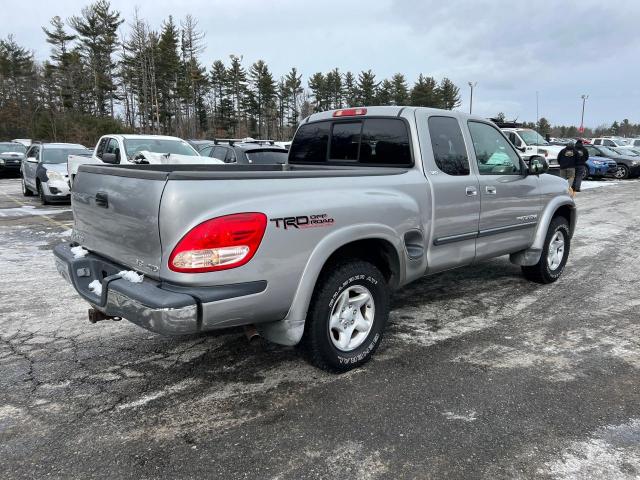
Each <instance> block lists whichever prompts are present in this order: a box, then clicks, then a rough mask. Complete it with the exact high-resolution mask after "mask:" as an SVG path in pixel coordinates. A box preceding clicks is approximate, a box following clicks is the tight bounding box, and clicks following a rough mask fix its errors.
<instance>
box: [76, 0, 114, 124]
mask: <svg viewBox="0 0 640 480" xmlns="http://www.w3.org/2000/svg"><path fill="white" fill-rule="evenodd" d="M122 22H124V20H123V19H121V18H120V12H118V11H112V10H111V5H110V3H109V2H108V1H107V0H98V1H97V2H95V3H93V4H91V5H89V6H88V7H84V8H83V9H82V14H81V16H73V17H71V19H70V22H69V23H70V25H71V27H72V28H73V29H74V30H75V31H76V32H77V33H78V37H79V41H80V46H81V49H82V50H81V51H82V53H83V55H84V56H85V58H86V59H87V62H88V64H89V65H90V69H91V74H92V80H93V97H94V98H93V101H94V109H95V110H94V113H96V114H98V115H105V114H106V113H107V112H110V113H111V116H112V117H113V113H114V111H113V106H114V105H113V103H114V93H115V90H116V85H115V82H114V76H113V72H114V67H115V64H114V60H113V54H114V53H115V51H116V49H117V48H118V34H117V31H118V27H119V26H120V24H122Z"/></svg>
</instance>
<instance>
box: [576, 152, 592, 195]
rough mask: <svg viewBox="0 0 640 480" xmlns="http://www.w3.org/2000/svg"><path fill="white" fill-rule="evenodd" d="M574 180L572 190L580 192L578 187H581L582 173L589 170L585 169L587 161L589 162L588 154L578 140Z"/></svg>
mask: <svg viewBox="0 0 640 480" xmlns="http://www.w3.org/2000/svg"><path fill="white" fill-rule="evenodd" d="M575 150H576V154H577V156H576V178H575V179H574V180H573V190H574V191H576V192H579V191H580V187H581V186H582V178H583V177H584V171H585V170H586V169H587V168H589V167H587V160H589V152H588V151H587V149H586V148H584V145H583V144H582V140H578V141H577V142H576V147H575Z"/></svg>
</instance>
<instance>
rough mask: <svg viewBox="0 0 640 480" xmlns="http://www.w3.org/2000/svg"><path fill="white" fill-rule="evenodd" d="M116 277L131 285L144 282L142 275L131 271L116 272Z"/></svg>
mask: <svg viewBox="0 0 640 480" xmlns="http://www.w3.org/2000/svg"><path fill="white" fill-rule="evenodd" d="M118 275H120V276H121V277H122V278H124V279H125V280H127V281H129V282H131V283H142V281H143V280H144V275H141V274H139V273H138V272H134V271H133V270H122V271H121V272H118Z"/></svg>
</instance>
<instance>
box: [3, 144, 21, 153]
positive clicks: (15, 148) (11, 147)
mask: <svg viewBox="0 0 640 480" xmlns="http://www.w3.org/2000/svg"><path fill="white" fill-rule="evenodd" d="M26 151H27V149H26V148H25V146H24V145H22V144H20V143H0V153H7V152H17V153H25V152H26Z"/></svg>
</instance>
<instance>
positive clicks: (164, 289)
mask: <svg viewBox="0 0 640 480" xmlns="http://www.w3.org/2000/svg"><path fill="white" fill-rule="evenodd" d="M53 253H54V255H55V263H56V268H57V270H58V272H59V273H60V275H62V277H63V278H64V279H65V280H67V281H68V282H69V283H71V284H72V285H73V287H74V288H75V289H76V290H77V292H78V293H79V294H80V296H82V297H83V298H84V299H85V300H86V301H87V302H89V303H90V304H91V305H93V306H94V307H95V308H96V309H98V310H100V311H101V312H103V313H105V314H106V315H110V316H114V317H122V318H125V319H127V320H129V321H130V322H132V323H135V324H136V325H139V326H140V327H142V328H145V329H147V330H150V331H152V332H157V333H161V334H164V335H185V334H190V333H196V332H199V331H202V330H203V322H202V311H203V304H204V305H205V306H206V307H207V309H208V310H209V311H210V310H211V309H212V308H215V305H217V304H220V305H221V306H222V308H220V313H222V312H224V305H225V303H226V301H228V300H230V299H238V298H239V297H243V296H247V295H254V294H257V293H260V292H263V291H264V290H266V287H267V282H266V281H258V282H248V283H240V284H233V285H219V286H214V287H193V288H190V287H183V286H179V285H172V284H166V283H162V282H158V281H155V280H152V279H149V278H146V277H145V278H144V281H143V282H142V283H132V282H129V281H127V280H124V279H123V278H120V277H119V276H118V275H117V274H118V272H120V271H122V270H127V268H126V267H123V266H121V265H118V264H116V263H114V262H111V261H109V260H107V259H105V258H103V257H100V256H98V255H95V254H92V253H89V254H88V255H86V256H85V257H83V258H77V259H76V258H74V256H73V253H71V246H70V245H67V244H62V245H58V246H57V247H55V248H54V250H53ZM94 280H99V281H100V282H101V283H102V294H101V295H100V296H98V295H96V294H95V293H93V292H91V291H90V290H89V284H90V283H91V282H92V281H94ZM220 320H221V321H220V323H224V320H225V319H224V318H222V319H220ZM210 328H211V327H208V328H207V326H205V328H204V329H210Z"/></svg>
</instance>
